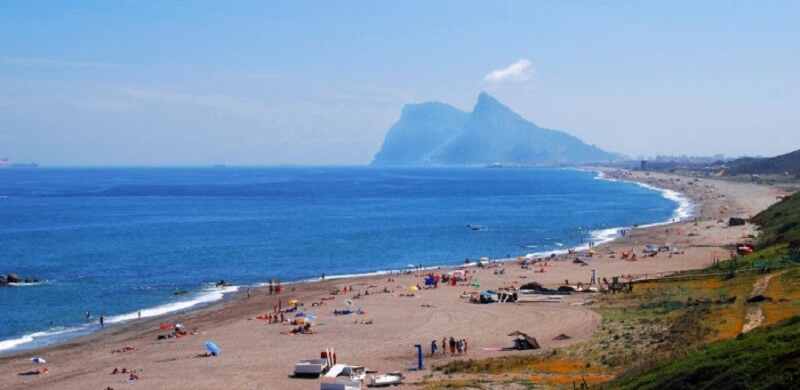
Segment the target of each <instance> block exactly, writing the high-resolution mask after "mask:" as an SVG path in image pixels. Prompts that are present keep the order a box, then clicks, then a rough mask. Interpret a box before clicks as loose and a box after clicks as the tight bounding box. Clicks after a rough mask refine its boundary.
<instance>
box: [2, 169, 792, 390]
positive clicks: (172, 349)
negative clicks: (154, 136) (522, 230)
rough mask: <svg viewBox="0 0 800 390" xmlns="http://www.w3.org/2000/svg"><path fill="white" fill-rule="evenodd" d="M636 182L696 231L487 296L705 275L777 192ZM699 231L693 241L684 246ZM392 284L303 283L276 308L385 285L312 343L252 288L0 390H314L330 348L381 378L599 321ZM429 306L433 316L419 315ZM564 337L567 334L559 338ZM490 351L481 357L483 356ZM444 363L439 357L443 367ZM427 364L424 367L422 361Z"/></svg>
mask: <svg viewBox="0 0 800 390" xmlns="http://www.w3.org/2000/svg"><path fill="white" fill-rule="evenodd" d="M636 180H641V181H645V182H648V183H651V184H654V185H657V186H659V187H664V188H672V189H675V190H678V191H681V192H684V193H685V194H686V195H688V196H690V197H691V198H693V199H694V200H695V201H697V202H698V207H699V210H698V215H697V216H698V218H699V219H700V222H699V223H698V224H697V225H695V224H694V223H692V222H685V223H679V224H673V225H669V226H658V227H653V228H648V229H636V230H634V231H632V232H631V233H630V234H629V235H628V236H627V237H626V238H624V239H620V240H617V241H615V242H613V243H610V244H608V245H604V246H602V247H599V248H596V249H597V251H598V253H599V254H600V255H599V256H596V257H595V258H594V259H592V260H590V265H589V266H579V265H576V264H573V263H572V262H571V260H572V258H573V257H569V256H564V257H563V258H564V260H563V261H559V262H551V264H552V265H551V266H549V267H547V268H546V272H544V273H539V272H535V271H534V270H538V269H539V268H538V267H534V268H532V269H531V270H523V269H521V268H520V267H519V266H518V265H516V264H514V263H507V264H505V269H506V273H505V275H502V276H496V275H494V274H493V270H492V269H486V270H479V271H477V272H478V274H477V278H478V279H479V280H480V282H481V287H482V288H497V287H501V286H509V285H511V284H513V283H516V284H520V283H525V282H528V281H537V282H540V283H542V284H545V285H549V286H555V285H557V284H559V283H561V282H563V281H564V280H565V279H569V280H570V282H571V283H575V282H577V281H583V282H587V281H588V279H589V275H590V270H591V269H596V270H597V272H598V276H599V277H609V278H610V277H611V276H614V275H621V274H634V275H643V274H648V275H655V274H659V273H663V272H674V271H678V270H685V269H696V268H702V267H706V266H708V265H709V264H711V263H712V262H713V261H714V259H718V258H720V259H722V258H726V257H727V256H728V254H729V249H726V248H721V247H720V246H722V245H728V244H731V243H735V242H737V241H740V240H741V239H742V237H743V236H745V235H747V234H751V233H752V232H753V229H752V227H751V226H749V225H748V226H744V227H735V228H729V227H727V226H725V224H720V223H717V220H718V219H720V218H722V219H726V218H727V217H729V216H751V215H753V214H755V213H756V212H757V211H759V210H762V209H764V208H766V207H767V206H769V205H770V204H772V203H774V202H775V201H776V197H777V196H779V195H782V193H781V192H780V190H778V189H775V188H771V187H765V186H757V185H753V184H746V183H731V182H723V181H715V180H709V179H703V180H701V181H700V182H699V183H694V184H692V185H689V184H687V182H688V179H686V178H675V177H671V176H666V175H656V174H653V175H650V176H644V175H641V174H639V175H638V176H637V177H636ZM690 233H694V234H696V236H692V237H690V236H689V234H690ZM667 242H668V243H672V244H676V245H678V246H680V247H681V248H682V249H684V250H685V251H686V253H685V254H684V255H675V256H672V257H671V258H668V257H667V256H666V255H664V254H661V255H659V256H658V257H655V258H640V259H639V260H638V261H635V262H630V261H625V260H621V259H619V258H617V259H610V258H609V257H608V256H607V253H608V251H609V250H613V251H617V252H619V251H621V250H628V249H631V248H634V249H636V251H637V252H638V253H641V249H642V246H643V245H644V244H647V243H655V244H663V243H667ZM396 279H397V282H393V283H390V282H387V278H386V277H370V278H358V279H350V280H329V281H325V282H321V283H309V284H304V285H298V286H297V287H296V291H294V292H285V293H284V294H283V295H282V296H281V297H280V299H283V302H284V303H285V302H286V300H287V299H288V298H298V299H300V300H301V301H303V302H305V303H306V305H307V307H310V305H311V302H313V301H319V298H321V297H323V296H327V295H328V291H330V290H331V289H332V288H333V287H336V286H345V285H352V286H353V288H354V290H355V292H358V291H364V290H365V289H366V287H367V286H370V285H374V286H377V288H373V289H371V291H376V292H377V291H380V290H382V289H383V288H384V287H388V288H390V289H392V290H393V291H394V293H391V294H382V293H375V294H371V295H369V296H365V297H362V298H360V299H357V300H355V301H354V302H355V305H354V306H356V307H361V308H362V309H363V310H365V311H366V313H367V314H366V315H348V316H334V315H333V314H332V312H333V309H334V308H343V307H345V306H344V299H345V297H343V296H342V295H339V296H336V298H335V300H333V301H327V303H326V304H325V305H324V306H322V307H320V308H313V309H312V310H311V311H313V312H315V313H316V314H317V316H318V323H319V324H318V325H317V326H315V332H316V333H315V334H313V335H297V336H288V335H284V334H282V333H285V332H287V331H288V330H289V329H290V327H289V326H287V325H266V324H264V322H263V321H260V320H251V319H250V318H254V317H255V316H256V315H258V314H260V313H263V312H266V311H268V310H270V309H271V308H272V305H273V304H274V303H275V302H276V300H277V299H278V297H275V296H266V295H265V294H266V292H265V291H263V290H260V291H255V290H253V297H252V298H250V299H247V298H246V297H244V296H239V297H237V298H235V299H233V300H229V301H227V302H224V303H220V304H217V305H213V306H211V307H209V308H206V309H202V310H199V311H195V312H192V313H188V314H180V315H171V316H168V317H166V318H160V319H156V320H146V321H145V320H143V321H141V322H138V323H133V324H129V325H125V326H119V327H113V328H111V329H108V330H106V331H105V332H102V333H100V334H95V335H92V336H88V337H84V338H82V339H78V340H75V341H73V342H71V343H69V344H66V345H61V346H55V347H50V348H45V349H42V350H39V351H35V352H24V353H20V354H17V355H14V356H10V357H6V358H2V359H0V389H38V388H52V389H81V390H83V389H105V388H106V387H108V386H111V387H112V388H114V389H117V390H119V389H127V388H142V389H317V388H319V381H318V380H303V379H292V378H289V377H288V374H289V373H290V372H291V370H292V368H293V364H294V362H295V361H297V360H299V359H304V358H305V359H307V358H313V357H318V356H319V353H320V351H321V350H323V349H324V348H326V347H333V348H335V349H336V351H337V356H338V360H339V362H345V363H350V364H359V365H365V366H367V367H369V368H372V369H377V370H380V371H395V370H402V371H405V370H406V369H407V368H408V367H412V366H413V365H414V361H415V352H414V347H413V345H414V344H418V343H419V344H422V345H423V346H424V349H425V351H426V352H427V351H428V350H429V345H430V341H431V340H433V339H436V340H441V339H442V337H444V336H448V337H449V336H454V337H458V338H466V339H467V340H468V341H469V353H468V355H467V356H468V357H473V358H476V357H477V358H479V357H488V356H497V355H502V354H513V353H518V352H499V351H496V348H497V347H502V346H508V345H509V344H510V338H509V337H507V336H506V335H507V334H508V333H509V332H511V331H514V330H520V331H523V332H526V333H528V334H530V335H532V336H534V337H536V338H537V339H538V340H539V342H540V343H541V344H542V346H543V347H544V348H546V349H547V348H555V347H561V346H565V345H568V344H571V343H575V342H579V341H582V340H586V339H587V338H589V337H590V336H591V335H592V333H593V332H594V330H595V328H596V327H597V326H598V324H599V323H600V316H599V315H598V314H597V313H595V312H593V311H591V310H590V309H589V308H587V307H584V306H580V305H579V304H578V303H580V302H581V301H582V300H584V299H586V298H587V297H588V296H590V295H589V294H586V295H583V294H582V295H574V296H572V297H570V298H569V299H568V300H567V301H566V302H563V303H523V304H491V305H476V304H470V303H467V302H465V300H463V299H461V298H459V294H460V293H461V292H462V291H467V290H471V289H470V288H469V287H468V286H458V287H449V286H443V287H440V288H438V289H435V290H424V291H421V292H419V293H418V294H417V296H415V297H413V298H408V297H400V296H399V294H400V293H404V292H406V289H407V287H408V286H409V285H411V284H415V283H416V278H415V277H414V276H413V275H404V276H400V277H396ZM422 305H431V306H432V307H423V306H422ZM364 319H371V320H373V324H372V325H362V324H355V323H354V321H355V320H364ZM163 321H173V322H174V321H178V322H181V323H183V324H185V325H186V326H187V327H189V328H197V329H199V331H200V333H201V334H199V335H194V336H187V337H184V338H180V339H170V340H161V341H158V340H156V335H158V334H159V333H163V332H160V331H159V330H158V323H159V322H163ZM561 333H565V334H567V335H569V336H570V337H572V338H571V339H570V340H566V341H554V340H553V338H554V337H555V336H556V335H558V334H561ZM206 340H214V341H216V342H217V343H218V344H219V345H220V346H221V348H222V355H221V356H220V357H216V358H196V357H195V355H197V354H199V353H202V352H204V348H203V342H204V341H206ZM126 345H130V346H133V347H135V348H136V350H135V351H132V352H127V353H121V354H112V353H111V351H112V350H113V349H117V348H121V347H123V346H126ZM484 348H486V349H484ZM34 355H40V356H43V357H45V358H46V359H47V360H48V364H47V367H48V368H49V373H48V374H46V375H38V376H20V375H18V373H20V372H24V371H28V370H30V369H32V368H33V367H32V364H31V363H30V361H29V358H30V357H31V356H34ZM446 359H449V357H448V358H441V357H437V358H436V359H434V361H433V362H435V363H440V362H443V361H445V360H446ZM426 363H428V364H430V363H431V360H426ZM115 367H119V368H122V367H125V368H128V369H137V370H138V371H139V377H140V379H139V380H138V381H136V382H133V383H129V382H128V381H127V380H126V379H127V377H126V376H124V375H111V374H110V373H111V371H112V370H113V369H114V368H115ZM424 373H425V372H422V373H413V372H409V373H407V375H408V377H409V380H410V381H414V380H418V379H420V378H421V376H422V375H423V374H424Z"/></svg>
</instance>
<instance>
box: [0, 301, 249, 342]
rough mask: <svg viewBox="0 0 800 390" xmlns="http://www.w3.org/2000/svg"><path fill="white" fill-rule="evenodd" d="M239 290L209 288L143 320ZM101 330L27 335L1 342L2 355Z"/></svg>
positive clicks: (145, 312)
mask: <svg viewBox="0 0 800 390" xmlns="http://www.w3.org/2000/svg"><path fill="white" fill-rule="evenodd" d="M238 290H239V287H238V286H226V287H222V288H217V287H209V288H207V289H205V290H203V291H201V292H200V293H199V294H197V295H196V296H194V297H193V298H191V299H187V300H183V301H178V302H172V303H167V304H164V305H160V306H156V307H152V308H146V309H142V318H147V317H157V316H161V315H164V314H168V313H172V312H176V311H181V310H186V309H189V308H192V307H194V306H197V305H202V304H208V303H212V302H215V301H218V300H220V299H222V298H223V297H224V296H225V294H229V293H233V292H236V291H238ZM138 318H139V312H138V310H137V311H135V312H132V313H127V314H121V315H116V316H111V317H108V318H107V319H106V323H107V324H117V323H121V322H126V321H131V320H135V319H138ZM98 329H99V325H98V324H97V323H91V324H83V325H79V326H73V327H68V328H64V327H58V328H52V329H49V330H46V331H42V332H34V333H30V334H26V335H23V336H20V337H17V338H14V339H8V340H1V341H0V353H2V352H10V351H14V350H18V349H25V348H31V347H38V346H44V345H48V344H51V343H53V342H56V341H59V340H66V339H69V338H72V337H77V336H82V335H86V334H89V333H91V332H93V331H96V330H98Z"/></svg>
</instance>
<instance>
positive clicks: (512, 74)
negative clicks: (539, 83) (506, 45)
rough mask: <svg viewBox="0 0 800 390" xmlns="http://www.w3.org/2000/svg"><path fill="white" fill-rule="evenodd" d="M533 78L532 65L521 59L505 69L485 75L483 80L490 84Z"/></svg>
mask: <svg viewBox="0 0 800 390" xmlns="http://www.w3.org/2000/svg"><path fill="white" fill-rule="evenodd" d="M531 77H533V64H532V63H531V62H530V61H529V60H527V59H524V58H523V59H521V60H519V61H517V62H515V63H513V64H511V65H509V66H506V67H505V68H500V69H495V70H493V71H491V72H489V74H487V75H486V76H485V77H484V78H483V80H484V81H487V82H490V83H501V82H504V81H518V82H520V81H528V80H530V79H531Z"/></svg>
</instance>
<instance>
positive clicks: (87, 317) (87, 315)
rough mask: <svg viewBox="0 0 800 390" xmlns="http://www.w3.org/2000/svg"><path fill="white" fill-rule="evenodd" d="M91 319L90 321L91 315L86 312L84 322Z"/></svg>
mask: <svg viewBox="0 0 800 390" xmlns="http://www.w3.org/2000/svg"><path fill="white" fill-rule="evenodd" d="M91 319H92V313H89V312H88V311H87V312H86V322H89V320H91Z"/></svg>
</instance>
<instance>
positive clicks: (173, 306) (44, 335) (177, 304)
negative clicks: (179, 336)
mask: <svg viewBox="0 0 800 390" xmlns="http://www.w3.org/2000/svg"><path fill="white" fill-rule="evenodd" d="M577 170H579V171H583V172H591V173H593V174H594V175H595V177H594V179H595V180H604V181H609V182H623V183H629V184H634V185H638V186H640V187H643V188H646V189H648V190H651V191H654V192H658V193H660V194H661V196H662V197H663V198H665V199H668V200H670V201H673V202H675V204H676V208H675V210H674V211H673V215H672V217H671V218H668V219H666V220H664V221H657V222H653V223H649V224H644V225H638V226H617V227H610V228H603V229H596V230H592V231H590V232H589V238H590V240H589V241H588V242H584V243H581V244H578V245H574V246H570V247H565V248H559V249H550V250H545V251H539V252H531V253H528V254H526V255H525V256H524V257H526V258H528V259H538V258H545V257H549V256H551V255H556V256H563V255H566V254H568V253H574V252H582V251H587V250H589V248H590V243H591V245H592V246H602V245H605V244H609V243H611V242H614V241H615V240H618V239H620V238H621V237H622V235H621V232H623V231H629V230H631V229H638V228H648V227H655V226H663V225H668V224H671V223H676V222H681V221H685V220H687V219H688V218H690V217H691V215H692V214H691V213H692V210H693V208H694V204H693V202H692V201H691V199H689V198H688V197H686V196H685V195H684V194H682V193H680V192H676V191H673V190H670V189H666V188H660V187H657V186H653V185H649V184H645V183H642V182H638V181H635V180H625V179H620V178H614V177H609V176H608V175H607V172H609V170H607V169H605V168H589V169H577ZM491 260H492V261H493V262H513V261H516V258H496V259H491ZM476 265H477V262H469V263H466V262H465V263H460V264H438V265H424V266H423V265H420V266H417V267H413V268H411V267H409V268H405V269H384V270H375V271H370V272H365V273H356V274H340V275H337V274H334V275H326V277H325V279H326V280H331V281H334V280H339V281H348V280H359V279H365V278H372V277H383V276H386V275H399V274H403V273H405V272H408V271H410V270H412V269H413V270H414V271H415V272H419V271H433V270H447V271H449V270H454V269H462V268H465V267H474V266H476ZM320 281H321V279H320V278H311V279H308V278H306V279H298V280H288V281H283V282H281V284H282V285H284V286H293V285H301V284H309V283H317V282H320ZM267 286H268V283H267V282H260V283H254V284H248V285H231V286H226V287H224V288H215V287H212V286H208V287H206V288H204V289H202V290H200V291H196V292H194V293H193V294H192V297H191V299H186V300H177V301H173V302H166V303H162V304H160V305H157V306H153V307H147V308H143V309H141V318H139V311H133V312H129V313H123V314H117V315H112V316H109V317H107V318H106V324H108V325H110V326H109V329H110V328H111V327H116V326H121V325H126V324H128V323H130V322H132V321H140V320H144V319H153V318H155V319H159V318H161V319H163V318H168V317H169V316H173V315H179V314H190V313H191V312H193V311H196V310H202V309H206V308H210V307H211V308H213V307H214V306H215V305H218V304H221V303H223V302H224V301H226V300H228V299H234V298H235V297H236V296H237V295H240V294H243V293H244V291H246V290H248V289H258V288H263V287H267ZM237 293H238V294H237ZM103 330H104V329H103V328H101V327H100V326H99V325H98V324H96V323H95V322H94V321H92V322H90V323H84V324H80V325H73V326H70V327H58V328H51V329H46V330H41V331H34V332H31V333H26V334H24V335H22V336H19V337H16V338H12V339H6V340H0V358H3V357H7V356H14V355H17V354H25V353H35V352H36V351H37V350H40V349H45V348H49V347H57V346H59V345H61V344H65V343H70V342H72V341H73V340H79V339H82V338H85V337H91V336H92V335H93V334H95V333H98V332H100V331H103Z"/></svg>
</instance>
